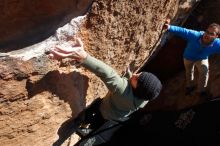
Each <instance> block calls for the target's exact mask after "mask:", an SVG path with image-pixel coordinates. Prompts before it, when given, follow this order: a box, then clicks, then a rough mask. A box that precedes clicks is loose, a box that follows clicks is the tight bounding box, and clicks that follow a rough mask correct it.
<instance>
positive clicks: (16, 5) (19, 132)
mask: <svg viewBox="0 0 220 146" xmlns="http://www.w3.org/2000/svg"><path fill="white" fill-rule="evenodd" d="M195 2H196V1H193V0H192V1H180V2H179V1H178V0H140V1H132V2H131V1H126V0H121V1H115V0H97V1H94V3H93V4H92V7H91V10H90V11H89V12H88V14H87V17H86V19H85V23H84V24H83V25H82V26H80V32H79V34H77V35H79V36H80V37H81V38H82V39H83V41H84V43H85V49H86V50H87V51H88V52H89V53H90V54H91V55H93V56H95V57H97V58H99V59H101V60H103V61H104V62H106V63H107V64H109V65H111V66H112V67H114V68H115V69H116V70H117V71H118V72H119V74H122V73H123V71H124V70H125V68H126V67H127V66H128V65H130V66H131V69H132V70H133V71H135V70H136V69H138V68H140V67H141V66H142V65H143V64H144V63H145V62H146V61H147V60H148V59H149V58H150V57H152V55H154V54H155V53H154V52H156V50H155V48H157V47H156V46H158V45H159V43H160V39H161V36H162V34H163V32H162V26H163V24H164V22H165V19H166V18H167V17H168V16H169V17H171V18H173V17H174V16H175V20H176V22H178V21H177V20H183V18H185V17H184V16H187V15H188V13H189V10H190V9H191V8H192V6H193V5H194V4H195ZM90 4H91V1H90V0H83V1H82V0H81V1H70V0H65V1H61V0H57V1H50V0H47V1H39V0H34V1H25V0H23V1H14V0H7V1H6V0H5V1H2V2H1V4H0V7H1V11H2V14H4V15H1V16H0V17H1V20H2V21H1V22H0V26H1V27H0V32H1V35H0V37H1V38H0V40H1V43H0V47H2V49H1V52H9V51H11V50H13V49H19V48H22V47H23V46H25V47H26V46H27V45H29V44H31V45H32V46H29V47H28V48H25V51H28V50H27V49H30V50H34V49H35V47H36V45H34V43H36V42H39V40H41V39H43V38H47V36H48V37H49V36H51V35H50V34H52V32H54V31H55V30H56V29H57V28H58V27H59V26H63V25H64V24H65V23H67V22H68V20H70V18H73V17H75V16H78V15H81V14H83V13H84V12H85V11H86V9H87V8H88V6H89V5H90ZM178 16H179V17H178ZM180 16H181V17H180ZM178 18H180V19H178ZM6 28H7V29H6ZM61 33H62V32H61ZM54 37H55V36H54ZM27 38H28V39H27ZM41 43H47V42H44V41H43V42H41ZM21 50H22V49H19V50H18V51H17V53H19V52H20V53H21V52H23V51H21ZM9 53H10V52H9ZM23 53H24V52H23ZM27 54H28V53H27ZM13 55H16V52H13ZM106 92H107V89H106V87H105V86H104V84H103V83H102V82H101V81H100V80H99V79H98V78H97V77H95V76H94V75H93V74H92V73H90V72H88V71H87V70H85V69H83V68H81V67H79V66H77V65H74V66H69V65H68V64H64V63H61V64H59V63H58V62H52V61H51V60H48V59H47V57H46V56H44V55H43V56H42V57H40V58H39V57H38V58H33V59H31V60H28V61H22V60H20V59H14V58H7V57H3V58H1V61H0V129H1V130H0V141H1V144H2V145H4V146H12V145H13V146H14V145H33V146H48V145H52V144H53V142H55V141H56V139H57V137H58V134H57V131H58V130H59V129H60V127H61V125H62V124H63V123H65V121H66V120H68V119H69V118H71V117H72V118H75V117H76V116H77V114H78V113H79V112H80V111H81V110H82V109H83V108H85V106H86V105H87V104H89V103H90V102H91V101H92V100H94V98H96V97H97V96H101V97H102V96H104V95H105V94H106ZM68 143H72V139H71V137H70V139H69V141H68V142H66V143H65V144H63V145H68Z"/></svg>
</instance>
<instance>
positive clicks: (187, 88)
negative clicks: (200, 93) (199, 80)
mask: <svg viewBox="0 0 220 146" xmlns="http://www.w3.org/2000/svg"><path fill="white" fill-rule="evenodd" d="M195 89H196V87H195V86H192V87H186V89H185V95H191V93H192V92H193V91H194V90H195Z"/></svg>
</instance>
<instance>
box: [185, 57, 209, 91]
mask: <svg viewBox="0 0 220 146" xmlns="http://www.w3.org/2000/svg"><path fill="white" fill-rule="evenodd" d="M184 66H185V70H186V74H185V76H186V87H192V86H195V82H194V68H195V67H196V68H197V70H198V73H199V77H198V92H203V91H205V89H206V87H207V84H208V78H209V62H208V59H204V60H199V61H190V60H187V59H184Z"/></svg>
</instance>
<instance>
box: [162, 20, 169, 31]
mask: <svg viewBox="0 0 220 146" xmlns="http://www.w3.org/2000/svg"><path fill="white" fill-rule="evenodd" d="M169 27H170V19H167V20H166V21H165V23H164V26H163V29H164V30H167V29H169Z"/></svg>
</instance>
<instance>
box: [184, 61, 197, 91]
mask: <svg viewBox="0 0 220 146" xmlns="http://www.w3.org/2000/svg"><path fill="white" fill-rule="evenodd" d="M183 61H184V66H185V78H186V89H185V94H186V95H188V94H190V93H191V92H192V91H193V90H194V89H195V83H194V66H195V62H193V61H190V60H187V59H185V58H184V60H183Z"/></svg>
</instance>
